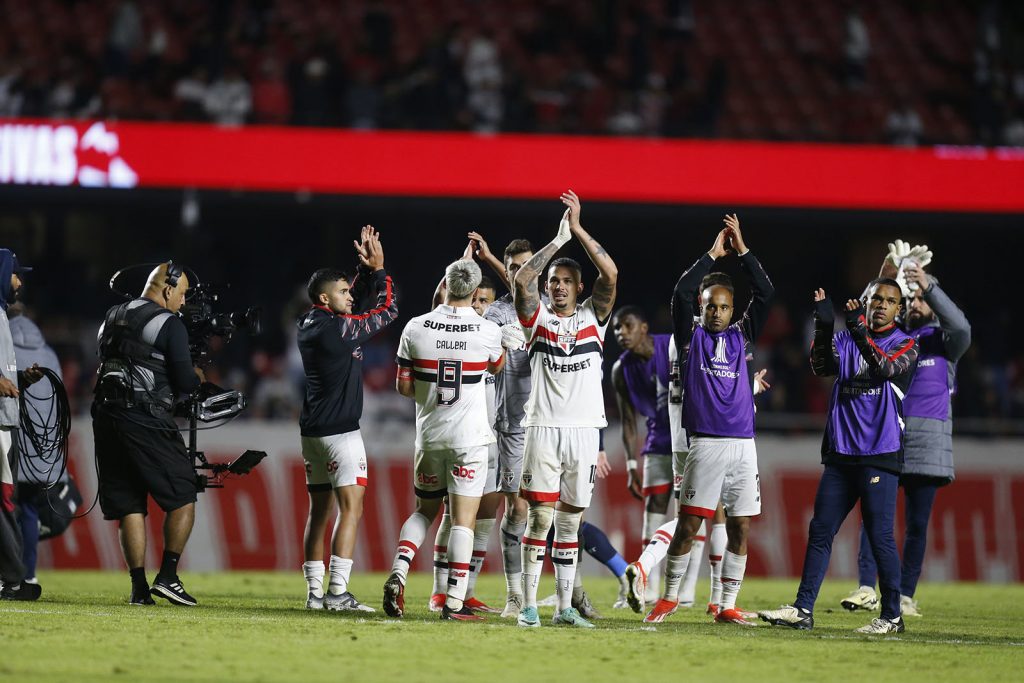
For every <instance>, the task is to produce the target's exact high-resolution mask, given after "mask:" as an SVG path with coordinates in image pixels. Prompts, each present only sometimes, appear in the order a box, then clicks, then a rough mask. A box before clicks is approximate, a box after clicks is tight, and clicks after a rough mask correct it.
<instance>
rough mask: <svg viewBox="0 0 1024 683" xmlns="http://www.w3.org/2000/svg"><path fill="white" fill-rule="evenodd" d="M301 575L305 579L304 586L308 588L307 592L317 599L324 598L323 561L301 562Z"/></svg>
mask: <svg viewBox="0 0 1024 683" xmlns="http://www.w3.org/2000/svg"><path fill="white" fill-rule="evenodd" d="M302 575H303V576H305V577H306V585H307V586H309V592H310V593H312V594H313V595H315V596H316V597H318V598H322V597H324V563H323V561H322V560H321V561H317V562H303V563H302Z"/></svg>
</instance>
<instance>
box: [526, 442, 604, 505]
mask: <svg viewBox="0 0 1024 683" xmlns="http://www.w3.org/2000/svg"><path fill="white" fill-rule="evenodd" d="M599 448H600V435H599V433H598V430H597V428H595V427H527V428H526V444H525V446H524V448H523V483H522V492H521V493H520V495H522V496H523V497H524V498H526V499H527V500H530V501H536V502H551V501H556V500H560V501H562V502H563V503H566V504H567V505H573V506H575V507H579V508H585V507H589V506H590V499H591V498H592V497H593V495H594V482H595V481H596V480H597V453H598V449H599Z"/></svg>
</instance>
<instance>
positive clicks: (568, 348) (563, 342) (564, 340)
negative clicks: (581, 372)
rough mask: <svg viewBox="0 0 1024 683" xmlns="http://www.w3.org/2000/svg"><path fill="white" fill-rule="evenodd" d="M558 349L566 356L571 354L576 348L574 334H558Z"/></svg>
mask: <svg viewBox="0 0 1024 683" xmlns="http://www.w3.org/2000/svg"><path fill="white" fill-rule="evenodd" d="M558 348H560V349H562V350H563V351H565V352H566V354H572V350H573V349H574V348H576V335H575V334H560V335H558Z"/></svg>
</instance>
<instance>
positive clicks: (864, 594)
mask: <svg viewBox="0 0 1024 683" xmlns="http://www.w3.org/2000/svg"><path fill="white" fill-rule="evenodd" d="M839 604H840V605H842V606H843V608H845V609H848V610H850V611H851V612H856V611H857V610H859V609H862V610H868V611H875V610H877V609H878V594H877V593H875V589H874V588H873V587H872V586H861V587H860V588H858V589H857V590H855V591H853V592H852V593H850V594H849V595H847V596H846V597H845V598H843V599H842V600H840V601H839Z"/></svg>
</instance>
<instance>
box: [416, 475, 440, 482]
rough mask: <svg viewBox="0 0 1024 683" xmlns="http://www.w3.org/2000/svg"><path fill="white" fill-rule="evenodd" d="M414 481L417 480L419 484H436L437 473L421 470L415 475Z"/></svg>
mask: <svg viewBox="0 0 1024 683" xmlns="http://www.w3.org/2000/svg"><path fill="white" fill-rule="evenodd" d="M416 481H417V482H419V483H420V484H436V483H437V475H436V474H424V473H423V472H420V473H418V474H417V475H416Z"/></svg>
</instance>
